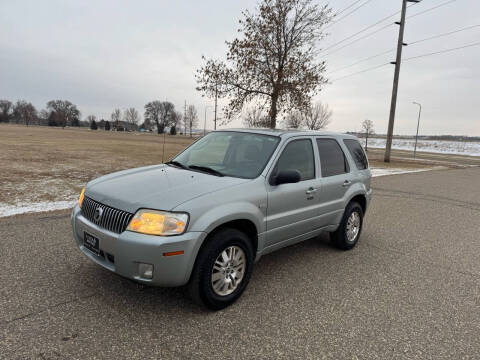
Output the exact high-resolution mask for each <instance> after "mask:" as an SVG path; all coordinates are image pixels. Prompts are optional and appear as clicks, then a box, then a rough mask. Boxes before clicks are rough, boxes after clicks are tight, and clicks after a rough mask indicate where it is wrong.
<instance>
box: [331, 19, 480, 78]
mask: <svg viewBox="0 0 480 360" xmlns="http://www.w3.org/2000/svg"><path fill="white" fill-rule="evenodd" d="M477 27H480V24H478V25H471V26H466V27H464V28H461V29H457V30H453V31H449V32H446V33H442V34H438V35H434V36H430V37H427V38H424V39H419V40H415V41H412V42H409V43H408V45H409V46H412V45H415V44H418V43H421V42H425V41H429V40H433V39H438V38H441V37H445V36H449V35H452V34H456V33H459V32H462V31H467V30H471V29H474V28H477ZM394 50H395V49H394V48H393V49H390V50H387V51H382V52H380V53H378V54H375V55H372V56H369V57H366V58H364V59H361V60H358V61H356V62H354V63H352V64H350V65H346V66H343V67H341V68H337V69H334V70H333V71H331V72H330V73H329V74H333V73H336V72H338V71H340V70H344V69H348V68H350V67H352V66H355V65H358V64H360V63H362V62H365V61H368V60H371V59H374V58H377V57H379V56H382V55H386V54H389V53H391V52H393V51H394Z"/></svg>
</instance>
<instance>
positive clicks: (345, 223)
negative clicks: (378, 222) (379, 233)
mask: <svg viewBox="0 0 480 360" xmlns="http://www.w3.org/2000/svg"><path fill="white" fill-rule="evenodd" d="M362 225H363V209H362V207H361V206H360V204H359V203H357V202H355V201H352V202H351V203H349V204H348V205H347V208H346V209H345V213H344V214H343V218H342V221H341V223H340V225H339V227H338V229H337V230H336V231H334V232H332V233H330V238H331V240H332V242H333V244H334V245H335V246H336V247H337V248H339V249H342V250H350V249H352V248H354V247H355V245H356V244H357V242H358V239H359V238H360V233H361V231H362Z"/></svg>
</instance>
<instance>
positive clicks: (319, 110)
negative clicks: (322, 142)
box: [304, 102, 333, 130]
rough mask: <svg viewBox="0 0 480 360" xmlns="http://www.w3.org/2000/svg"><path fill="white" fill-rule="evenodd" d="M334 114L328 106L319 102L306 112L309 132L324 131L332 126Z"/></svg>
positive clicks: (306, 123) (306, 124)
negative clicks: (328, 126)
mask: <svg viewBox="0 0 480 360" xmlns="http://www.w3.org/2000/svg"><path fill="white" fill-rule="evenodd" d="M332 113H333V112H332V111H331V110H330V109H329V107H328V105H327V104H322V103H321V102H317V103H316V104H315V105H313V106H310V107H309V108H308V109H307V110H306V111H305V113H304V116H305V126H306V127H307V129H309V130H320V129H324V128H326V127H327V125H328V124H330V119H331V118H332Z"/></svg>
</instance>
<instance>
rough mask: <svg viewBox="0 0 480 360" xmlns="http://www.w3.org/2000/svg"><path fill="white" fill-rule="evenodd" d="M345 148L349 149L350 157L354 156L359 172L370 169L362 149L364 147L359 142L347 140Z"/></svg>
mask: <svg viewBox="0 0 480 360" xmlns="http://www.w3.org/2000/svg"><path fill="white" fill-rule="evenodd" d="M343 142H344V144H345V146H346V147H347V149H348V151H349V152H350V155H352V158H353V160H354V161H355V165H356V166H357V169H358V170H364V169H367V168H368V161H367V156H366V155H365V152H364V151H363V149H362V145H360V143H359V142H358V141H357V140H354V139H345V140H343Z"/></svg>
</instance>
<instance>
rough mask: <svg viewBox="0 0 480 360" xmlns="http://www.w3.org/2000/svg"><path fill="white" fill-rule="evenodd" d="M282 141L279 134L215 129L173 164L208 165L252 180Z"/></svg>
mask: <svg viewBox="0 0 480 360" xmlns="http://www.w3.org/2000/svg"><path fill="white" fill-rule="evenodd" d="M279 141H280V138H279V137H277V136H270V135H261V134H253V133H247V132H245V133H244V132H234V131H219V132H213V133H210V134H208V135H206V136H204V137H203V138H201V139H199V140H198V141H196V142H195V143H193V144H192V145H191V146H189V147H188V148H187V149H185V151H183V152H182V153H181V154H180V155H178V156H177V157H175V158H174V159H172V162H171V163H174V162H177V163H180V164H179V165H182V166H185V167H192V169H195V170H199V171H202V170H206V169H205V168H207V170H210V172H212V170H213V172H216V173H218V174H221V175H224V176H234V177H241V178H248V179H253V178H256V177H257V176H258V175H260V173H261V172H262V171H263V169H264V168H265V166H266V165H267V162H268V160H269V159H270V156H272V153H273V151H274V150H275V148H276V147H277V145H278V143H279ZM202 168H203V169H202Z"/></svg>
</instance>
